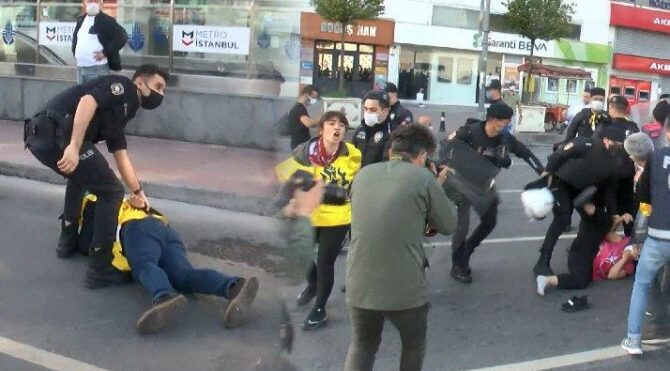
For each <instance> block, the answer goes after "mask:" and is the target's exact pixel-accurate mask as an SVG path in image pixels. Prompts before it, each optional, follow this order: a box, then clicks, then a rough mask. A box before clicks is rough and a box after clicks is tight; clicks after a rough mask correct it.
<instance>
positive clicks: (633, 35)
mask: <svg viewBox="0 0 670 371" xmlns="http://www.w3.org/2000/svg"><path fill="white" fill-rule="evenodd" d="M638 4H643V5H647V6H648V7H647V6H645V7H641V6H634V5H629V4H626V3H625V2H612V4H611V17H610V24H611V26H612V29H611V38H612V42H613V44H614V56H613V60H612V70H611V74H610V81H609V91H610V93H611V94H621V95H624V96H625V97H626V98H627V99H628V101H629V102H630V103H631V105H632V106H635V105H646V104H647V103H648V102H650V101H651V102H653V101H656V100H657V98H658V96H659V95H660V94H662V93H670V50H669V49H668V48H666V47H664V46H666V45H670V44H669V43H670V2H668V1H665V2H662V1H652V0H647V1H638ZM664 9H668V10H664Z"/></svg>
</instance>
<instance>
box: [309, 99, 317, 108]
mask: <svg viewBox="0 0 670 371" xmlns="http://www.w3.org/2000/svg"><path fill="white" fill-rule="evenodd" d="M317 102H318V100H317V99H316V98H309V104H310V105H311V106H313V105H315V104H316V103H317Z"/></svg>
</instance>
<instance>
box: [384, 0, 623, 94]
mask: <svg viewBox="0 0 670 371" xmlns="http://www.w3.org/2000/svg"><path fill="white" fill-rule="evenodd" d="M480 4H481V2H480V1H479V0H432V1H416V0H414V1H413V0H388V1H387V2H386V8H387V9H386V16H387V17H389V18H394V19H396V28H395V46H394V47H393V48H392V49H391V53H390V59H389V79H390V80H391V81H394V82H397V83H398V86H399V89H400V90H401V97H403V98H404V99H409V100H414V99H417V94H419V98H421V96H423V99H424V100H426V101H428V102H434V103H443V104H453V105H474V104H476V101H477V96H478V86H479V79H480V76H479V73H478V63H479V58H480V55H481V43H482V40H481V39H482V35H481V33H480V32H479V16H480ZM576 5H577V6H576V14H575V16H574V17H573V18H574V19H573V24H572V27H571V35H570V36H569V37H568V38H566V39H561V40H555V41H543V40H538V41H537V44H536V46H535V56H536V57H537V59H536V61H535V62H538V61H540V62H542V63H544V64H550V65H556V66H564V67H575V68H580V69H583V70H586V71H589V72H591V76H592V78H591V79H590V80H576V79H558V78H545V77H543V78H540V77H534V78H533V79H534V83H533V84H531V86H532V87H533V89H534V90H533V91H532V93H533V94H532V100H533V101H540V102H548V103H560V104H570V103H576V102H577V101H578V99H579V94H580V92H581V91H582V90H583V89H584V88H587V87H590V86H593V85H603V86H604V85H605V84H606V83H607V80H608V75H607V73H608V68H609V67H608V66H609V63H610V59H611V46H610V45H608V42H609V34H608V29H609V23H608V22H609V2H608V1H605V0H593V1H579V2H577V3H576ZM505 12H506V7H505V6H504V4H503V1H501V0H494V1H493V2H492V9H491V33H490V35H489V37H490V41H489V58H488V63H487V66H488V67H487V72H486V74H485V76H484V78H485V79H486V80H487V81H489V80H491V79H494V78H496V79H500V80H501V81H502V82H503V85H504V86H505V87H510V86H515V87H516V88H522V86H523V84H522V81H523V78H524V77H525V76H523V75H524V74H523V73H520V72H519V71H518V69H517V68H518V66H519V65H520V64H522V63H524V62H527V61H528V56H529V55H530V48H531V43H530V40H528V39H525V38H523V37H522V36H520V35H516V34H514V33H513V32H512V31H511V30H510V29H509V26H508V25H507V24H506V22H505V20H504V16H503V14H504V13H505Z"/></svg>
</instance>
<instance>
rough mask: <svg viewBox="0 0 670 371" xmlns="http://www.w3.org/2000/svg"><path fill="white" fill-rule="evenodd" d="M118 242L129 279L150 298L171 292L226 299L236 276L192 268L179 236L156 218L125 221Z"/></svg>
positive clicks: (236, 278)
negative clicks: (127, 267) (136, 282)
mask: <svg viewBox="0 0 670 371" xmlns="http://www.w3.org/2000/svg"><path fill="white" fill-rule="evenodd" d="M121 243H122V246H123V252H124V254H125V256H126V258H127V259H128V264H129V265H130V268H131V272H132V275H133V278H134V279H135V280H136V281H139V282H140V283H141V284H142V286H144V288H145V289H147V291H149V293H151V295H152V297H153V299H154V300H156V299H158V298H160V297H161V296H164V295H166V294H170V293H174V292H175V291H179V292H182V293H186V294H206V295H216V296H222V297H224V298H228V289H229V288H230V287H231V286H232V285H233V284H234V283H235V282H236V281H237V280H238V279H239V277H231V276H226V275H225V274H222V273H219V272H217V271H215V270H211V269H194V268H193V266H192V265H191V263H190V262H189V261H188V258H187V257H186V249H185V248H184V243H183V242H182V241H181V238H180V237H179V235H178V234H177V233H176V232H175V231H174V230H173V229H172V228H170V227H169V226H168V225H166V224H165V223H163V222H161V221H160V220H158V219H156V218H146V219H141V220H135V221H131V222H128V223H126V224H125V225H124V227H123V229H122V230H121Z"/></svg>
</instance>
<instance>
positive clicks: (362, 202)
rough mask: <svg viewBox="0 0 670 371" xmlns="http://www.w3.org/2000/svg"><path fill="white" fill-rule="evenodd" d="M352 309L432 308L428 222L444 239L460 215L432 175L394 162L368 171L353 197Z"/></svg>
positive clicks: (349, 276)
mask: <svg viewBox="0 0 670 371" xmlns="http://www.w3.org/2000/svg"><path fill="white" fill-rule="evenodd" d="M351 197H352V201H351V202H352V224H351V248H350V250H349V254H348V257H347V274H346V285H347V304H348V305H349V306H352V307H356V308H361V309H369V310H386V311H389V310H405V309H411V308H417V307H420V306H423V305H425V304H426V294H427V282H426V276H425V269H426V267H427V259H426V256H425V252H424V248H423V242H424V231H425V228H426V222H428V223H429V224H430V225H432V226H433V227H435V228H436V229H437V230H438V232H439V233H442V234H451V233H452V232H453V231H454V229H455V228H456V212H455V207H454V205H453V204H452V202H451V201H450V200H449V199H448V198H447V196H446V195H445V193H444V191H443V190H442V187H440V185H439V184H438V183H437V181H436V180H435V178H434V176H433V175H432V174H431V173H430V172H429V171H428V170H426V169H424V168H421V167H419V166H416V165H413V164H410V163H408V162H404V161H398V160H392V161H388V162H383V163H378V164H373V165H369V166H367V167H364V168H363V169H362V170H361V171H360V172H359V173H358V175H357V176H356V179H355V180H354V183H353V186H352V191H351Z"/></svg>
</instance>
